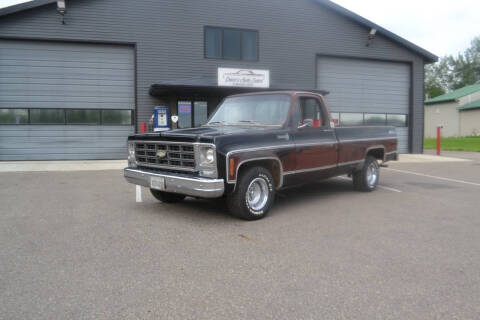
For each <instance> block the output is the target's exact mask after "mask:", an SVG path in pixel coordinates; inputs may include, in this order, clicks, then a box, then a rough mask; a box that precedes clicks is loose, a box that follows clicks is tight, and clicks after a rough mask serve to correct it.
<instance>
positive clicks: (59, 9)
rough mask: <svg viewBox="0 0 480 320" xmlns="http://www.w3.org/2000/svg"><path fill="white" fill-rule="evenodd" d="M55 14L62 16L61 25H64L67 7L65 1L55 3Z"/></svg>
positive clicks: (60, 0)
mask: <svg viewBox="0 0 480 320" xmlns="http://www.w3.org/2000/svg"><path fill="white" fill-rule="evenodd" d="M57 13H58V14H60V15H61V16H62V24H65V14H66V13H67V5H66V4H65V0H58V1H57Z"/></svg>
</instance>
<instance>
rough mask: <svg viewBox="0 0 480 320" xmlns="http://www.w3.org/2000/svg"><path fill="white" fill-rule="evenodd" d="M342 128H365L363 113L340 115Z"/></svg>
mask: <svg viewBox="0 0 480 320" xmlns="http://www.w3.org/2000/svg"><path fill="white" fill-rule="evenodd" d="M340 125H341V126H363V113H340Z"/></svg>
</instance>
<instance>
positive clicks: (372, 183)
mask: <svg viewBox="0 0 480 320" xmlns="http://www.w3.org/2000/svg"><path fill="white" fill-rule="evenodd" d="M379 178H380V168H379V165H378V161H377V159H376V158H374V157H372V156H367V158H366V159H365V163H364V164H363V168H362V169H361V170H359V171H356V172H354V173H353V187H354V188H355V190H358V191H363V192H371V191H373V190H375V189H376V188H377V184H378V180H379Z"/></svg>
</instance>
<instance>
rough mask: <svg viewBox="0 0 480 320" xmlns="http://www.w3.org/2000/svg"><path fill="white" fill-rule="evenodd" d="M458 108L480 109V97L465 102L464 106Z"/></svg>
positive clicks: (461, 109)
mask: <svg viewBox="0 0 480 320" xmlns="http://www.w3.org/2000/svg"><path fill="white" fill-rule="evenodd" d="M457 109H458V110H460V111H463V110H473V109H480V99H479V100H475V101H473V102H470V103H467V104H464V105H463V106H460V107H458V108H457Z"/></svg>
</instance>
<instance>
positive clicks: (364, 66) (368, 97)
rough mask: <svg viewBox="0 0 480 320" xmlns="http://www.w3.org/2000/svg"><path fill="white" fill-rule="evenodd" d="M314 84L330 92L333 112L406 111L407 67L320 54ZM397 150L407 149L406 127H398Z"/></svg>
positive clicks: (406, 112) (407, 111) (329, 101)
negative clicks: (315, 82) (321, 55)
mask: <svg viewBox="0 0 480 320" xmlns="http://www.w3.org/2000/svg"><path fill="white" fill-rule="evenodd" d="M317 86H318V88H321V89H324V90H327V91H329V92H330V93H329V95H328V96H327V100H328V103H329V106H330V108H331V111H332V112H364V113H399V114H409V105H410V66H409V65H408V64H406V63H394V62H386V61H375V60H365V59H352V58H339V57H319V58H318V63H317ZM397 135H398V140H399V143H398V149H399V152H401V153H406V152H408V128H397Z"/></svg>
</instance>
